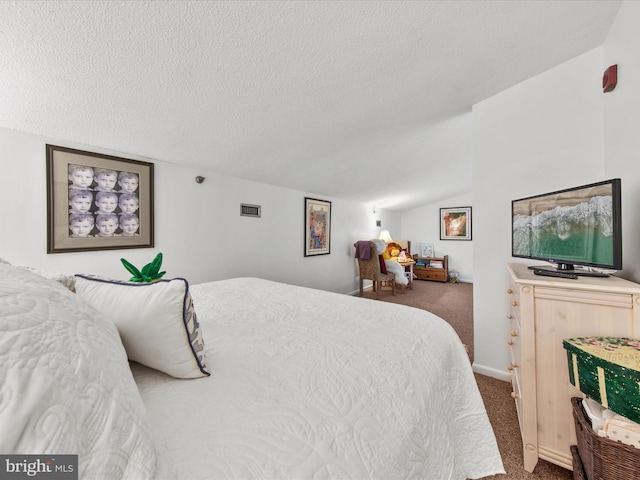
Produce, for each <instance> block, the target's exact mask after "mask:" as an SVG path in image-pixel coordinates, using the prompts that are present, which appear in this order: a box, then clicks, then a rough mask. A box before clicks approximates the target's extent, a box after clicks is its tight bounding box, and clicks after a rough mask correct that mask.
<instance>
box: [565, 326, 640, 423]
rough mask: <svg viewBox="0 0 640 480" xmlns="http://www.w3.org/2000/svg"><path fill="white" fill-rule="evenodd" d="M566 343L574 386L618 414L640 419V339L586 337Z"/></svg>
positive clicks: (572, 339) (570, 377) (636, 420)
mask: <svg viewBox="0 0 640 480" xmlns="http://www.w3.org/2000/svg"><path fill="white" fill-rule="evenodd" d="M562 344H563V347H564V348H565V350H566V351H567V361H568V366H569V380H570V381H571V383H572V385H574V386H575V387H577V388H579V389H580V391H581V392H583V393H585V394H586V395H588V396H589V397H591V398H593V399H594V400H596V401H597V402H598V403H600V404H602V405H603V406H605V407H606V408H609V409H610V410H613V411H614V412H615V413H617V414H619V415H622V416H624V417H627V418H628V419H630V420H633V421H634V422H640V340H637V339H632V338H617V337H586V338H570V339H566V340H564V341H563V342H562Z"/></svg>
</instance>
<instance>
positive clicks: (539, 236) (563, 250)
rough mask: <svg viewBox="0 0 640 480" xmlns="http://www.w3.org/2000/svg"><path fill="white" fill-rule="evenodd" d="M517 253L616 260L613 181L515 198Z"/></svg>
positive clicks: (585, 260)
mask: <svg viewBox="0 0 640 480" xmlns="http://www.w3.org/2000/svg"><path fill="white" fill-rule="evenodd" d="M512 208H513V255H514V256H526V257H535V258H540V259H545V258H548V259H553V258H563V259H565V260H572V261H574V262H575V263H592V264H594V263H595V264H611V263H612V262H613V241H614V238H613V234H614V219H613V194H612V187H611V184H608V185H598V186H594V187H589V188H584V189H578V190H572V191H568V192H559V193H555V194H549V195H542V196H538V197H532V198H528V199H522V200H516V201H514V202H513V207H512Z"/></svg>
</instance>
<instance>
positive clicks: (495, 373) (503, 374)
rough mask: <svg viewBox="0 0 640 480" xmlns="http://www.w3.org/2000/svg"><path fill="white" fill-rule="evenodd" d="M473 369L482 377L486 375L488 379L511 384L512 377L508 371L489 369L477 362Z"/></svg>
mask: <svg viewBox="0 0 640 480" xmlns="http://www.w3.org/2000/svg"><path fill="white" fill-rule="evenodd" d="M472 368H473V371H474V372H476V373H479V374H480V375H486V376H487V377H491V378H496V379H498V380H503V381H505V382H511V375H510V374H509V372H507V371H504V370H497V369H495V368H491V367H487V366H486V365H478V364H477V363H475V362H474V363H473V366H472Z"/></svg>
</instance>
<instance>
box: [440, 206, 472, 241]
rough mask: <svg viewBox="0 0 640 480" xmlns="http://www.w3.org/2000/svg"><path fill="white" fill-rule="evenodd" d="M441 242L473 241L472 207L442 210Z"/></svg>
mask: <svg viewBox="0 0 640 480" xmlns="http://www.w3.org/2000/svg"><path fill="white" fill-rule="evenodd" d="M440 240H471V207H457V208H441V209H440Z"/></svg>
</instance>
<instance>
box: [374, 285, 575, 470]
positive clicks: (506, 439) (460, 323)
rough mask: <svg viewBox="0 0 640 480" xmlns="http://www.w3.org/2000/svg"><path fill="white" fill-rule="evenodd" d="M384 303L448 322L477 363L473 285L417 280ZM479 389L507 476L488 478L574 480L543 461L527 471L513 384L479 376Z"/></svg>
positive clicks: (386, 292) (386, 294) (383, 295)
mask: <svg viewBox="0 0 640 480" xmlns="http://www.w3.org/2000/svg"><path fill="white" fill-rule="evenodd" d="M364 296H365V297H367V298H371V299H375V293H374V292H372V291H371V290H366V291H365V294H364ZM380 300H381V301H385V302H393V303H400V304H403V305H408V306H411V307H416V308H421V309H424V310H428V311H430V312H433V313H435V314H436V315H438V316H439V317H442V318H443V319H445V320H446V321H447V322H449V324H451V326H452V327H453V328H454V330H455V331H456V332H457V333H458V336H459V337H460V340H462V343H464V344H465V345H467V347H468V349H469V356H470V357H471V361H472V362H473V284H471V283H457V284H456V283H439V282H430V281H424V280H416V281H415V282H414V284H413V290H406V293H404V294H401V293H399V292H396V294H395V295H393V296H392V295H391V290H390V289H388V288H383V289H382V291H381V292H380ZM475 377H476V382H477V383H478V389H479V390H480V394H481V395H482V399H483V400H484V404H485V408H486V409H487V414H488V415H489V420H490V421H491V425H492V427H493V431H494V433H495V435H496V439H497V441H498V448H499V449H500V454H501V455H502V462H503V463H504V468H505V471H506V472H507V475H506V476H505V475H495V476H492V477H485V479H484V480H487V479H496V480H521V479H539V480H542V479H544V480H554V479H559V480H571V479H572V478H573V473H572V472H571V471H569V470H566V469H564V468H562V467H559V466H557V465H554V464H552V463H549V462H546V461H544V460H540V461H539V462H538V465H537V466H536V468H535V470H534V472H533V473H529V472H527V471H525V470H524V468H523V457H522V437H521V436H520V428H519V426H518V417H517V413H516V407H515V403H514V401H513V399H512V398H511V396H510V395H511V384H510V383H509V382H504V381H502V380H496V379H495V378H491V377H487V376H484V375H478V374H476V376H475Z"/></svg>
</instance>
